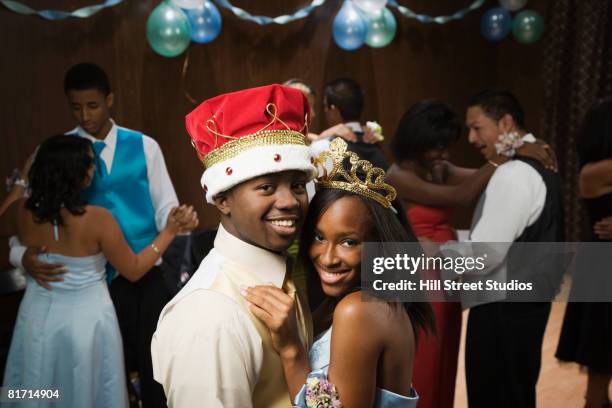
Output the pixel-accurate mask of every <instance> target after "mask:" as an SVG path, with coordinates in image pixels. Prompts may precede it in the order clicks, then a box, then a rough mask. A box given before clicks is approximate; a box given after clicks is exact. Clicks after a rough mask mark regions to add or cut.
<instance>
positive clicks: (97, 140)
mask: <svg viewBox="0 0 612 408" xmlns="http://www.w3.org/2000/svg"><path fill="white" fill-rule="evenodd" d="M64 91H65V94H66V97H67V99H68V102H69V106H70V109H71V112H72V114H73V116H74V118H75V119H76V121H77V123H78V126H77V127H76V128H75V129H73V130H72V131H70V132H68V134H74V135H75V137H85V138H87V139H89V140H91V141H92V143H93V146H94V153H95V161H96V173H95V176H94V180H93V182H92V185H91V186H90V187H89V188H88V190H87V191H86V192H85V197H84V198H85V200H86V201H87V202H88V203H90V204H93V205H99V206H102V207H104V208H107V209H108V210H110V211H111V212H112V213H113V215H114V217H115V219H117V221H118V222H119V225H120V226H121V230H122V232H123V234H124V235H125V237H126V239H127V241H128V243H129V245H130V246H131V248H132V250H133V251H134V252H139V251H140V250H142V249H143V248H144V247H146V246H147V245H149V244H150V243H151V242H152V241H153V240H154V239H155V237H156V236H157V234H158V231H160V230H162V229H163V228H164V226H165V224H166V221H167V219H168V216H169V214H170V211H171V210H172V208H174V207H177V206H178V200H177V197H176V193H175V192H174V187H173V186H172V182H171V180H170V177H169V175H168V171H167V169H166V164H165V162H164V157H163V155H162V152H161V149H160V148H159V145H158V144H157V142H156V141H155V140H153V139H152V138H150V137H148V136H145V135H143V134H142V133H140V132H138V131H135V130H130V129H126V128H123V127H120V126H117V125H116V124H115V122H114V121H113V120H112V119H111V117H110V109H111V107H112V106H113V99H114V95H113V93H112V92H111V89H110V86H109V82H108V78H107V76H106V73H105V72H104V71H103V70H102V69H101V68H100V67H98V66H96V65H94V64H88V63H82V64H77V65H75V66H73V67H72V68H70V69H69V70H68V72H67V73H66V77H65V80H64ZM182 223H183V224H184V225H185V227H186V228H187V229H193V228H195V227H196V226H197V218H191V219H185V220H182ZM11 263H13V265H15V266H22V267H23V268H24V269H25V270H26V271H27V272H28V273H29V274H30V275H31V276H32V277H33V278H34V279H36V281H37V282H38V283H39V284H41V285H42V286H45V287H47V288H49V285H48V282H52V281H57V280H61V279H62V278H61V273H62V271H61V270H60V266H59V265H48V264H43V263H41V262H40V261H38V258H37V250H36V249H35V248H28V249H27V250H26V249H25V248H24V247H21V246H19V245H18V242H16V240H15V239H14V238H13V239H12V243H11ZM107 279H108V281H109V283H110V292H111V296H112V298H113V302H114V303H115V308H116V310H117V315H118V318H119V324H120V328H121V333H122V336H123V344H124V350H125V358H126V368H127V370H128V374H129V372H133V371H137V372H138V373H139V376H140V384H141V394H142V402H143V407H145V408H149V407H163V406H165V398H164V394H163V390H162V388H161V387H160V386H159V384H157V383H155V382H154V381H153V375H152V366H151V355H150V352H149V345H150V343H151V337H152V335H153V332H154V331H155V327H156V324H157V319H158V317H159V314H160V312H161V310H162V308H163V306H164V305H165V304H166V303H167V302H168V300H170V298H171V296H172V294H171V293H170V291H169V289H168V288H167V287H166V285H165V283H164V280H163V276H162V272H161V269H159V268H158V267H154V268H153V269H152V270H151V271H149V272H148V273H147V274H146V275H145V276H144V277H143V278H142V279H141V280H140V281H139V282H136V283H130V282H129V281H128V280H127V279H125V278H123V277H121V276H117V273H116V271H115V270H114V268H113V267H112V265H108V267H107ZM128 378H129V377H128Z"/></svg>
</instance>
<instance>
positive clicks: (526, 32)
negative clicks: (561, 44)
mask: <svg viewBox="0 0 612 408" xmlns="http://www.w3.org/2000/svg"><path fill="white" fill-rule="evenodd" d="M543 32H544V20H542V16H540V14H538V13H537V12H535V11H533V10H524V11H521V12H520V13H518V14H517V15H516V16H514V19H513V22H512V34H514V38H516V40H517V41H518V42H521V43H523V44H531V43H534V42H536V41H538V40H539V39H540V37H541V36H542V33H543Z"/></svg>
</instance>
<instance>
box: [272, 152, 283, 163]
mask: <svg viewBox="0 0 612 408" xmlns="http://www.w3.org/2000/svg"><path fill="white" fill-rule="evenodd" d="M274 161H275V162H279V161H281V155H280V154H278V153H276V154H275V155H274Z"/></svg>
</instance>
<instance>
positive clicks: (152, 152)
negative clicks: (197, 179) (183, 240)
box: [9, 119, 178, 268]
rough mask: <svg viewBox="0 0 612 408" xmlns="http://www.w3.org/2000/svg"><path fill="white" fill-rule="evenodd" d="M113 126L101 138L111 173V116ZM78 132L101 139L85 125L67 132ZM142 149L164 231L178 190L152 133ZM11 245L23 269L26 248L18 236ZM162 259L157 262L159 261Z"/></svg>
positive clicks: (113, 144)
mask: <svg viewBox="0 0 612 408" xmlns="http://www.w3.org/2000/svg"><path fill="white" fill-rule="evenodd" d="M111 122H112V124H113V126H112V127H111V129H110V130H109V132H108V134H107V135H106V137H105V138H104V140H102V141H103V142H104V143H106V147H104V149H103V150H102V152H101V153H100V158H101V159H102V160H103V161H104V163H105V164H106V168H107V170H108V174H111V173H112V171H113V159H114V157H115V149H116V147H117V129H119V126H117V124H115V122H114V121H113V120H112V119H111ZM74 133H76V134H78V135H79V136H81V137H85V138H87V139H89V140H91V141H92V143H93V142H99V141H101V140H100V139H96V138H95V137H93V136H91V135H90V134H88V133H87V132H86V131H85V130H84V129H83V128H81V127H80V126H77V127H76V128H74V129H73V130H71V131H69V132H67V133H66V134H74ZM142 141H143V149H144V156H145V163H146V166H147V176H148V178H149V192H150V194H151V202H152V203H153V208H154V210H155V225H156V226H157V230H158V231H161V230H162V229H164V228H165V226H166V221H167V219H168V213H169V212H170V210H171V209H172V208H173V207H176V206H178V198H177V197H176V192H175V191H174V187H173V186H172V181H171V180H170V176H169V175H168V169H167V168H166V162H165V161H164V156H163V154H162V151H161V149H160V148H159V145H158V144H157V142H156V141H155V140H153V139H152V138H150V137H149V136H146V135H143V137H142ZM9 245H10V246H11V252H10V262H11V264H12V265H13V266H15V267H16V268H22V264H21V259H22V258H23V254H24V252H25V251H26V247H24V246H22V245H21V244H20V243H19V240H18V239H17V237H15V236H13V237H11V238H10V240H9ZM159 262H160V261H158V264H159Z"/></svg>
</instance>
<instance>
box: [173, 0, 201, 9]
mask: <svg viewBox="0 0 612 408" xmlns="http://www.w3.org/2000/svg"><path fill="white" fill-rule="evenodd" d="M204 1H205V0H172V3H174V5H175V6H178V7H180V8H182V9H185V10H189V9H194V8H198V7H199V6H201V5H202V4H204Z"/></svg>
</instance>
